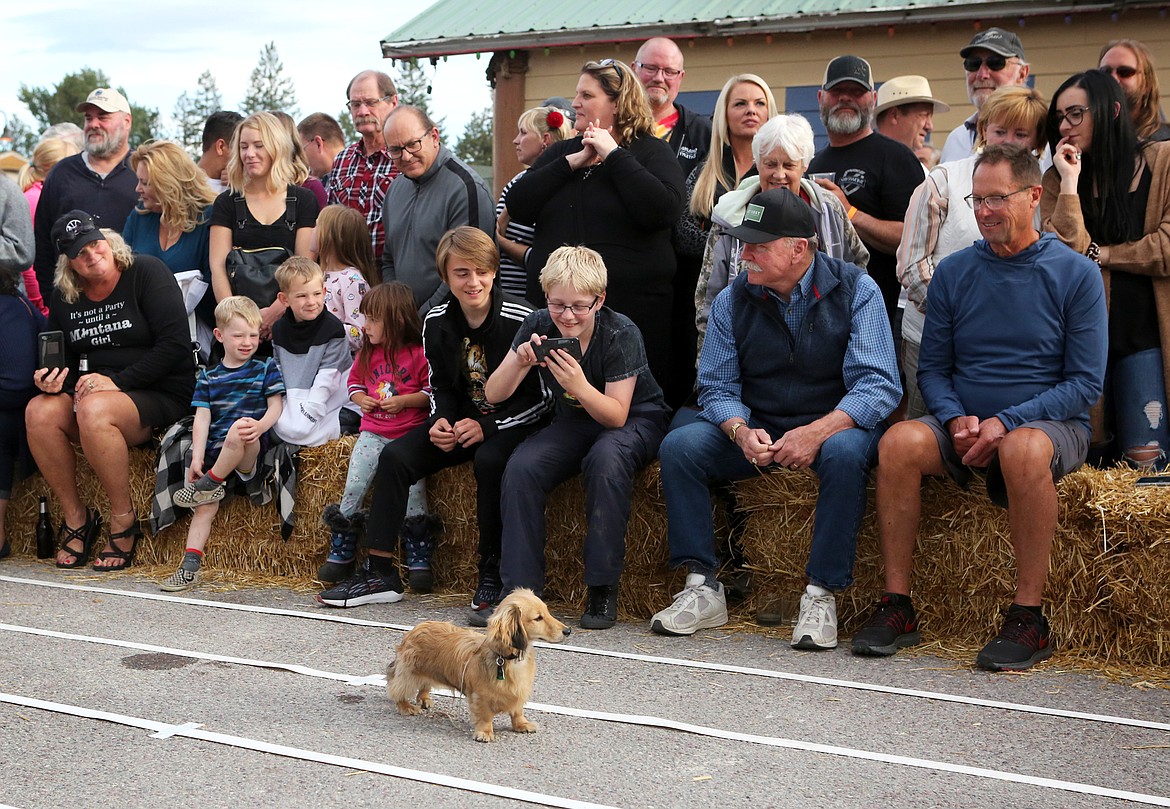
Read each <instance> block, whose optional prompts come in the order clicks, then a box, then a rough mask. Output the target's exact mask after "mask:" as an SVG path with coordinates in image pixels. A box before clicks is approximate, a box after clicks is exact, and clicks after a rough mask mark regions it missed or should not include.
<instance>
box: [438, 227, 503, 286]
mask: <svg viewBox="0 0 1170 809" xmlns="http://www.w3.org/2000/svg"><path fill="white" fill-rule="evenodd" d="M451 256H459V257H460V258H462V259H464V260H466V261H467V262H468V263H469V264H471V266H473V267H476V268H477V269H480V270H491V271H492V273H497V272H499V271H500V249H499V248H498V247H496V240H495V239H493V238H492V237H491V236H488V235H487V234H486V233H484V232H483V231H482V230H480V229H479V228H473V227H471V226H470V225H463V226H462V227H457V228H453V229H452V230H448V231H447V232H446V233H444V234H443V236H442V237H441V238H440V239H439V244H438V245H437V246H436V247H435V267H436V268H437V269H438V271H439V277H440V278H442V279H443V282H444V283H446V281H447V260H448V259H450V258H451Z"/></svg>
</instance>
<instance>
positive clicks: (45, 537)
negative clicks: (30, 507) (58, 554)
mask: <svg viewBox="0 0 1170 809" xmlns="http://www.w3.org/2000/svg"><path fill="white" fill-rule="evenodd" d="M40 512H41V513H40V515H39V516H38V517H37V531H36V533H37V558H38V559H48V558H49V557H50V556H52V555H53V551H54V548H53V544H54V543H53V526H52V525H50V524H49V504H48V503H47V502H46V501H45V498H44V497H42V498H41V503H40Z"/></svg>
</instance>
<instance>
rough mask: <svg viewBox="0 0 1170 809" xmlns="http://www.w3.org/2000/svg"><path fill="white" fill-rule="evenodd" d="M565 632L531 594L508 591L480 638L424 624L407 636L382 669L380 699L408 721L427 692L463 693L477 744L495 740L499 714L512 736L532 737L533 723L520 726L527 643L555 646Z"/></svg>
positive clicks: (529, 679) (528, 684)
mask: <svg viewBox="0 0 1170 809" xmlns="http://www.w3.org/2000/svg"><path fill="white" fill-rule="evenodd" d="M569 632H570V630H569V628H568V627H567V626H565V625H564V624H562V623H561V622H560V621H558V620H557V619H556V618H553V617H552V615H550V614H549V611H548V607H547V606H545V603H544V602H543V601H541V600H540V599H539V598H537V597H536V595H534V594H533V592H532V591H531V590H524V589H519V590H513V591H512V593H511V594H509V595H508V597H507V598H505V599H504V600H503V601H501V602H500V605H499V606H498V607H496V610H495V612H494V613H492V617H491V618H490V619H488V625H487V635H484V634H483V633H481V632H475V631H473V630H470V629H463V628H462V627H457V626H455V625H453V624H450V623H447V622H445V621H425V622H423V623H421V624H419V625H418V626H416V627H415V628H414V629H412V630H410V631H409V632H407V633H406V635H405V636H404V637H403V638H402V643H400V644H398V649H397V650H396V652H397V657H396V658H395V659H394V661H393V662H392V663H391V664H390V665H389V666H387V667H386V693H387V694H388V695H389V696H390V699H392V700H393V701H394V702H395V704H397V706H398V712H399V713H400V714H403V715H404V716H414V715H417V714H419V713H421V712H422V711H423V710H424V709H429V708H430V707H431V688H432V687H433V686H446V687H447V688H451V689H454V690H456V691H460V692H462V693H463V695H464V696H466V697H467V705H468V708H470V710H471V718H472V720H473V721H474V723H475V729H474V732H473V735H474V736H475V740H476V741H477V742H490V741H492V740H493V739H494V738H495V733H494V731H493V728H492V719H493V718H494V717H495V715H496V714H498V713H506V714H508V716H510V717H511V718H512V730H513V731H514V732H516V733H535V732H536V731H537V730H538V727H537V725H536V723H535V722H530V721H528V720H527V719H525V718H524V703H525V702H527V701H528V697H529V695H530V694H531V693H532V683H533V680H535V678H536V658H535V655H534V651H535V650H534V649H533V648H532V641H534V640H544V641H548V642H549V643H560V642H561V641H562V640H563V639H564V638H565V636H567V635H568V634H569ZM416 698H417V700H418V704H417V705H416V704H415V702H414V701H413V700H415V699H416Z"/></svg>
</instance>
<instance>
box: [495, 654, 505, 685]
mask: <svg viewBox="0 0 1170 809" xmlns="http://www.w3.org/2000/svg"><path fill="white" fill-rule="evenodd" d="M496 679H497V680H502V679H504V658H503V657H497V658H496Z"/></svg>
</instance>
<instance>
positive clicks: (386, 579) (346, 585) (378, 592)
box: [317, 559, 404, 607]
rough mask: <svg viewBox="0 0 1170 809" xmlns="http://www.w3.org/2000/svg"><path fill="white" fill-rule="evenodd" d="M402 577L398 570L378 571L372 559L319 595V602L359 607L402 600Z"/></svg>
mask: <svg viewBox="0 0 1170 809" xmlns="http://www.w3.org/2000/svg"><path fill="white" fill-rule="evenodd" d="M403 589H404V588H403V587H402V578H401V577H400V576H399V575H398V571H397V570H393V569H391V571H390V572H389V573H378V572H377V571H375V570H374V569H373V568H372V567H370V560H369V559H366V561H365V562H364V563H363V564H362V566H361V567H360V568H358V571H357V573H355V574H354V575H353V576H352V577H350V578H348V579H346V580H345V581H343V582H341V584H338V585H335V586H333V587H330V588H329V589H328V590H324V591H322V592H321V593H319V594H318V595H317V603H318V604H324V605H326V606H328V607H359V606H361V605H362V604H393V603H394V602H395V601H401V600H402V591H403Z"/></svg>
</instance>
